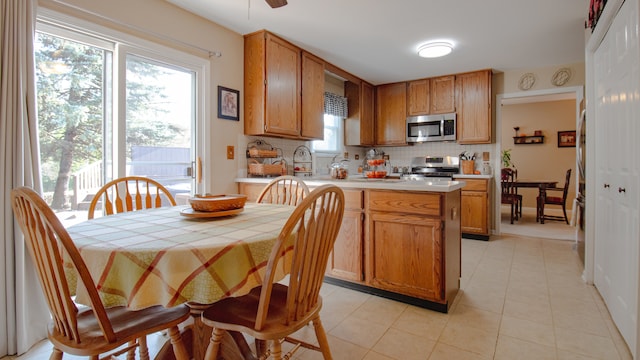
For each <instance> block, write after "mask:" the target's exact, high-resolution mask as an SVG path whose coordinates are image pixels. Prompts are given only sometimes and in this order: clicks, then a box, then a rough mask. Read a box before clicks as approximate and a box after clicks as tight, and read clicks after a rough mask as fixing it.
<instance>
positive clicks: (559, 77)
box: [551, 68, 571, 86]
mask: <svg viewBox="0 0 640 360" xmlns="http://www.w3.org/2000/svg"><path fill="white" fill-rule="evenodd" d="M570 79H571V69H569V68H560V69H558V70H557V71H556V72H555V73H553V76H552V77H551V83H552V84H553V85H555V86H562V85H564V84H566V83H567V82H569V80H570Z"/></svg>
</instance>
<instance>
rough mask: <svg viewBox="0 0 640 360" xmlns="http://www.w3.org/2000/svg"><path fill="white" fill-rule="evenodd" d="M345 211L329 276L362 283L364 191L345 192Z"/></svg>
mask: <svg viewBox="0 0 640 360" xmlns="http://www.w3.org/2000/svg"><path fill="white" fill-rule="evenodd" d="M344 198H345V210H344V216H343V218H342V225H341V226H340V232H339V233H338V237H337V238H336V242H335V243H334V245H333V251H332V252H331V256H330V257H329V263H328V264H327V275H329V276H332V277H336V278H340V279H343V280H351V281H358V282H361V281H363V280H364V267H363V266H364V265H363V255H364V254H363V247H362V243H363V237H362V236H363V227H364V221H363V219H364V212H363V200H364V192H363V191H362V190H344Z"/></svg>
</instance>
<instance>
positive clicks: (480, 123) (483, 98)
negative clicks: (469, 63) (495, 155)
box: [456, 70, 491, 144]
mask: <svg viewBox="0 0 640 360" xmlns="http://www.w3.org/2000/svg"><path fill="white" fill-rule="evenodd" d="M456 102H457V105H456V109H457V114H458V115H457V125H458V127H457V136H458V143H459V144H490V143H491V70H481V71H475V72H470V73H465V74H458V75H456Z"/></svg>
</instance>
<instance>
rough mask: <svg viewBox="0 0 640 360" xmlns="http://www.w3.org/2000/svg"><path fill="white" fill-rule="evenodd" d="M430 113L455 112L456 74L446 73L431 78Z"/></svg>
mask: <svg viewBox="0 0 640 360" xmlns="http://www.w3.org/2000/svg"><path fill="white" fill-rule="evenodd" d="M430 82H431V91H430V95H431V114H446V113H452V112H456V103H455V83H456V76H454V75H447V76H440V77H436V78H432V79H431V81H430Z"/></svg>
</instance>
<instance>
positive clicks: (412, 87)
mask: <svg viewBox="0 0 640 360" xmlns="http://www.w3.org/2000/svg"><path fill="white" fill-rule="evenodd" d="M430 111H431V81H430V80H429V79H421V80H414V81H409V82H408V83H407V115H408V116H417V115H428V114H429V112H430Z"/></svg>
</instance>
